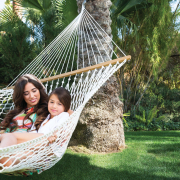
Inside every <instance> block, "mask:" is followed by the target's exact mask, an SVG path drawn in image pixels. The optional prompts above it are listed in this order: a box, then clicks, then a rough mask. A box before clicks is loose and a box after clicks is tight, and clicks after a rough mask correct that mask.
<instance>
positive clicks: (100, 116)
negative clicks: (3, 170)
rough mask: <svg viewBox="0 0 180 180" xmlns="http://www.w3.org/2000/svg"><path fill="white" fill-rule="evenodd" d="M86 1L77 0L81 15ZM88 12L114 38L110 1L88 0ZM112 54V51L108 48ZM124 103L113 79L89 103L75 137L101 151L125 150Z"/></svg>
mask: <svg viewBox="0 0 180 180" xmlns="http://www.w3.org/2000/svg"><path fill="white" fill-rule="evenodd" d="M82 2H83V0H77V5H78V11H79V12H80V10H81V7H82ZM85 6H86V9H87V11H89V13H90V14H91V15H92V16H93V17H94V19H95V20H96V21H97V22H98V23H99V25H100V26H101V27H102V28H103V29H104V30H105V31H106V33H107V34H108V35H109V36H112V35H111V27H110V25H111V19H110V12H109V8H110V6H111V1H110V0H89V1H88V0H87V3H86V5H85ZM107 52H108V53H109V54H110V50H109V49H107ZM122 117H123V103H122V102H121V101H120V100H119V85H118V83H117V80H116V78H115V77H114V76H112V77H111V78H110V79H109V80H108V81H107V82H106V83H105V84H104V85H103V86H102V87H101V88H100V89H99V91H98V92H97V93H96V94H95V95H94V96H93V97H92V99H90V100H89V102H88V103H87V104H86V106H85V108H84V110H83V111H82V114H81V116H80V119H79V123H78V126H77V128H76V131H75V133H74V135H73V137H74V138H76V139H77V140H78V142H79V143H81V144H85V145H86V146H87V147H88V148H89V149H91V150H94V151H99V152H113V151H117V150H119V149H123V148H124V147H125V138H124V127H123V121H122Z"/></svg>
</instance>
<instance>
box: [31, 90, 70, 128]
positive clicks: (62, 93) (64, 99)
mask: <svg viewBox="0 0 180 180" xmlns="http://www.w3.org/2000/svg"><path fill="white" fill-rule="evenodd" d="M53 94H54V95H56V96H57V97H58V99H59V101H60V102H61V103H62V104H63V105H64V108H65V109H64V111H65V112H67V111H68V110H69V109H70V105H71V95H70V93H69V91H68V90H66V89H65V88H63V87H58V88H56V89H55V90H53V91H52V92H51V94H50V95H49V98H48V101H49V99H50V98H51V96H52V95H53ZM48 114H49V112H48V106H47V107H46V109H44V113H42V114H41V116H38V118H37V120H36V122H35V124H34V126H35V128H36V130H38V129H39V128H40V126H41V123H42V122H43V121H44V120H45V119H46V118H47V115H48Z"/></svg>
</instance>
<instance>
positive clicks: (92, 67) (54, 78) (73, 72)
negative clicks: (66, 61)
mask: <svg viewBox="0 0 180 180" xmlns="http://www.w3.org/2000/svg"><path fill="white" fill-rule="evenodd" d="M125 59H126V60H130V59H131V56H130V55H128V56H124V57H120V58H118V59H114V60H111V61H106V62H103V63H99V64H96V65H93V66H89V67H85V68H82V69H78V70H75V71H71V72H67V73H63V74H59V75H56V76H52V77H48V78H44V79H41V82H42V83H43V82H47V81H52V80H56V79H61V78H64V77H69V76H73V75H76V74H81V73H82V72H87V71H90V70H94V69H99V68H101V67H102V66H108V65H109V64H112V65H113V64H116V63H117V62H120V63H121V62H123V61H124V60H125ZM12 88H14V86H11V87H7V88H6V89H12Z"/></svg>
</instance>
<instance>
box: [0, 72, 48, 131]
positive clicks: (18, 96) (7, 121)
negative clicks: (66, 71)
mask: <svg viewBox="0 0 180 180" xmlns="http://www.w3.org/2000/svg"><path fill="white" fill-rule="evenodd" d="M27 83H32V84H33V85H34V86H35V87H36V88H37V89H38V90H39V92H40V100H39V102H38V104H37V105H35V106H34V110H33V112H31V113H28V114H27V115H26V116H25V117H24V120H26V119H30V120H31V121H32V119H31V118H30V115H31V114H33V113H36V114H37V116H40V115H41V114H43V112H44V110H45V109H46V108H47V102H48V95H47V94H46V92H45V87H44V86H43V84H42V83H41V81H40V80H39V79H38V78H37V77H36V76H34V75H32V74H25V75H23V76H21V77H19V78H18V80H17V82H16V84H15V86H14V93H13V102H14V105H15V109H14V110H12V111H10V112H9V113H8V114H7V115H6V117H5V118H4V120H3V121H2V123H1V125H0V126H1V128H0V129H1V130H2V129H3V130H6V129H7V128H10V131H12V130H13V131H15V130H16V129H17V127H18V125H17V122H16V121H14V120H13V118H14V117H15V116H16V115H18V114H19V113H20V112H22V111H23V110H24V109H26V108H27V103H26V102H25V100H24V97H23V93H24V87H25V85H26V84H27ZM24 120H23V121H24ZM11 123H12V124H13V129H12V125H11ZM32 123H33V122H32ZM23 124H24V122H23ZM14 127H15V128H14Z"/></svg>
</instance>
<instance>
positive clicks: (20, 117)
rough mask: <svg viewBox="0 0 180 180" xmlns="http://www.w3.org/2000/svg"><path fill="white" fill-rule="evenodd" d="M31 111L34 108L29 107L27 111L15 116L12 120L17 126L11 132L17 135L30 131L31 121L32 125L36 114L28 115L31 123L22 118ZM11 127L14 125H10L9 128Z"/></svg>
mask: <svg viewBox="0 0 180 180" xmlns="http://www.w3.org/2000/svg"><path fill="white" fill-rule="evenodd" d="M33 110H34V107H31V108H29V109H25V110H23V111H22V112H21V113H20V114H18V115H17V116H15V117H14V118H13V120H14V121H16V122H17V125H18V127H17V129H16V131H13V132H14V133H16V132H17V133H21V132H28V131H29V130H30V129H31V126H32V121H33V123H34V122H35V121H36V117H37V114H36V113H33V114H31V115H30V118H31V119H32V121H31V120H30V119H26V120H24V117H25V116H26V115H27V114H28V113H30V112H32V111H33ZM23 120H24V125H23ZM13 125H14V124H12V125H11V126H12V127H13ZM14 128H15V127H14Z"/></svg>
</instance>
